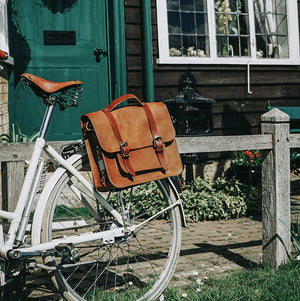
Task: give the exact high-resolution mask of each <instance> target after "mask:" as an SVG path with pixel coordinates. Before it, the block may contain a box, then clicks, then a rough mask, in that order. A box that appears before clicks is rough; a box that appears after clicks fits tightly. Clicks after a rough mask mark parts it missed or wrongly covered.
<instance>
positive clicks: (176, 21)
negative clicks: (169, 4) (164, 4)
mask: <svg viewBox="0 0 300 301" xmlns="http://www.w3.org/2000/svg"><path fill="white" fill-rule="evenodd" d="M168 23H169V33H181V29H180V16H179V13H176V12H168Z"/></svg>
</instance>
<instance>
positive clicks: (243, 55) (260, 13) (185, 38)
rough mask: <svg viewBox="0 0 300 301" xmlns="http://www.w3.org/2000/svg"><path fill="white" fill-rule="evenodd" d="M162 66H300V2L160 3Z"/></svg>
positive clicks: (215, 0)
mask: <svg viewBox="0 0 300 301" xmlns="http://www.w3.org/2000/svg"><path fill="white" fill-rule="evenodd" d="M157 16H158V37H159V60H158V62H159V63H175V64H193V63H194V64H201V63H202V64H206V63H215V64H243V63H244V64H250V63H251V64H299V62H300V61H299V35H298V34H299V33H298V15H297V0H157Z"/></svg>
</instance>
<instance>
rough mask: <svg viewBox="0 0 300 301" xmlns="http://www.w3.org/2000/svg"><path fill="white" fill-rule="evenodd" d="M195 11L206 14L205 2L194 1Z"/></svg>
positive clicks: (200, 0)
mask: <svg viewBox="0 0 300 301" xmlns="http://www.w3.org/2000/svg"><path fill="white" fill-rule="evenodd" d="M195 9H196V11H198V12H206V11H207V8H206V1H203V0H195Z"/></svg>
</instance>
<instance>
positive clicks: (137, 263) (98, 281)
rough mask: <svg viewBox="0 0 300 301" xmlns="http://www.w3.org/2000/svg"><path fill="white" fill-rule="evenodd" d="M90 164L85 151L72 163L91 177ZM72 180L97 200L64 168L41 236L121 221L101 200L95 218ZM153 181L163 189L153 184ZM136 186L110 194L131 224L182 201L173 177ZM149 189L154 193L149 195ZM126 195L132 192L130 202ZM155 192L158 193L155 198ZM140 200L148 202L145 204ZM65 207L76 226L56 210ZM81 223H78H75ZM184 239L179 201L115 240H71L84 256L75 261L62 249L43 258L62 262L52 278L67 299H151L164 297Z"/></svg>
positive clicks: (43, 238)
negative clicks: (97, 216) (103, 205)
mask: <svg viewBox="0 0 300 301" xmlns="http://www.w3.org/2000/svg"><path fill="white" fill-rule="evenodd" d="M87 164H88V158H87V156H86V155H84V156H81V157H80V158H79V159H78V160H77V161H76V162H75V163H74V165H73V166H75V167H76V169H78V170H82V171H84V173H85V177H86V178H88V179H91V178H90V176H89V175H88V174H89V171H86V170H88V168H86V166H87ZM70 185H73V186H72V187H74V186H75V187H77V189H79V190H77V194H78V191H80V192H81V194H82V195H84V197H85V198H89V200H92V201H93V199H94V197H92V196H87V194H86V192H85V190H84V189H83V188H82V187H79V186H80V183H78V181H76V179H74V177H72V175H70V173H69V172H67V171H66V172H64V173H63V174H62V175H61V176H60V177H59V178H58V179H57V181H56V182H55V183H54V184H53V187H52V189H51V193H50V195H49V198H48V201H47V203H46V207H45V209H44V213H43V222H42V229H41V242H49V241H51V240H52V238H54V237H58V236H63V235H65V236H68V235H70V234H72V235H74V232H76V231H77V232H78V233H79V234H81V233H84V232H95V231H96V232H97V231H104V230H106V229H113V228H116V227H119V225H118V224H117V222H116V221H115V220H114V219H113V218H112V217H111V216H109V214H107V212H106V211H105V210H104V211H103V209H102V207H101V206H99V204H97V203H96V202H94V204H92V206H94V207H95V209H97V211H98V214H99V217H100V218H101V220H100V221H99V220H98V221H96V220H95V219H93V218H92V217H91V216H90V215H89V214H86V212H84V211H85V210H84V206H82V203H81V202H78V198H77V197H74V195H72V193H73V192H72V191H71V190H70ZM76 185H77V186H76ZM154 185H156V187H157V188H158V189H159V190H160V193H159V192H158V191H157V190H153V187H154ZM150 187H151V189H150ZM133 189H134V190H136V191H137V192H136V193H133V194H131V193H130V192H128V190H125V191H116V192H113V193H111V194H107V195H110V200H112V202H113V203H114V204H115V205H117V206H118V208H117V210H118V211H119V212H122V216H123V219H124V220H126V223H127V224H128V225H132V224H133V223H137V222H140V221H141V220H142V219H147V218H149V214H154V211H155V209H156V212H157V210H158V211H159V210H160V209H161V208H164V206H165V207H167V206H170V205H173V204H175V203H176V201H177V200H176V197H175V194H174V190H173V189H174V188H173V187H172V185H171V184H170V182H169V180H168V179H165V180H161V181H157V182H156V183H155V184H154V183H151V184H144V185H141V186H139V187H134V188H133ZM73 190H76V189H73ZM130 191H131V189H130ZM120 193H122V194H123V198H122V201H120V199H118V198H117V197H115V196H114V195H115V194H118V195H119V194H120ZM149 193H150V195H147V194H149ZM82 195H81V196H82ZM126 195H127V196H128V195H129V196H130V198H131V200H130V203H129V200H128V199H126ZM159 195H160V197H159ZM112 196H114V197H113V198H112ZM132 196H133V197H132ZM161 196H163V198H161ZM153 197H156V198H157V197H158V199H157V200H155V201H154V200H153ZM76 199H77V202H75V200H76ZM120 203H123V205H122V204H120ZM74 204H76V205H74ZM72 206H73V207H72ZM141 206H145V207H147V206H148V207H149V208H145V209H143V208H142V209H141ZM125 208H127V209H126V210H127V211H126V210H125ZM62 210H64V211H68V213H69V214H71V215H72V219H71V218H70V217H67V219H68V223H69V221H70V220H72V223H73V225H74V226H73V227H69V226H68V227H67V226H64V223H63V222H62V221H61V216H60V220H59V221H58V215H57V212H61V211H62ZM123 213H124V214H123ZM55 223H56V224H55ZM57 223H59V224H60V225H63V226H62V227H61V229H60V230H57V229H55V227H54V225H57ZM66 224H67V223H66ZM76 224H77V225H79V226H78V227H76ZM80 225H81V226H80ZM180 245H181V216H180V210H179V206H177V205H174V206H171V208H170V209H168V210H167V211H165V212H164V213H163V214H161V215H159V216H157V217H156V218H154V219H153V220H151V221H149V223H147V224H146V225H145V226H143V227H142V228H141V229H138V230H137V231H136V232H134V233H126V234H125V235H124V236H123V237H119V238H118V239H115V240H114V239H112V241H111V243H110V242H107V241H106V242H105V243H104V241H103V240H102V241H92V242H89V243H85V244H81V245H77V246H76V245H75V246H72V247H75V248H76V249H75V250H76V252H78V253H79V256H80V261H78V262H76V263H74V262H72V263H71V264H69V265H68V264H66V261H67V262H68V260H70V258H67V260H66V258H65V259H63V257H64V256H63V255H62V256H61V257H58V258H57V257H54V256H48V257H46V258H44V262H45V264H48V265H53V264H55V265H58V266H59V267H60V268H59V269H58V270H57V271H56V272H54V273H53V272H52V273H51V280H52V281H53V283H54V284H55V286H56V288H57V289H58V290H59V291H60V292H61V293H62V294H63V296H64V297H65V298H66V299H67V300H101V299H105V300H110V298H111V299H112V300H118V298H120V299H121V300H124V299H126V300H152V299H155V298H157V297H159V296H160V295H161V294H162V292H163V290H164V289H165V288H166V286H167V285H168V283H169V281H170V279H171V277H172V275H173V273H174V270H175V267H176V263H177V260H178V256H179V252H180ZM68 254H69V253H68ZM69 257H70V256H69ZM80 264H82V265H80ZM62 266H68V268H64V267H62Z"/></svg>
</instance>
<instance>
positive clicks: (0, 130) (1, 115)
mask: <svg viewBox="0 0 300 301" xmlns="http://www.w3.org/2000/svg"><path fill="white" fill-rule="evenodd" d="M7 131H8V71H7V68H6V66H5V65H4V69H3V70H2V71H0V135H1V134H6V133H7Z"/></svg>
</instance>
